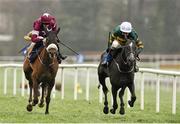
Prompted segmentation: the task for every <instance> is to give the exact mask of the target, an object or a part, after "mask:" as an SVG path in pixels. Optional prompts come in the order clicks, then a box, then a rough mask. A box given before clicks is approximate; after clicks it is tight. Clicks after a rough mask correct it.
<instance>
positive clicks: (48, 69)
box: [23, 28, 60, 114]
mask: <svg viewBox="0 0 180 124" xmlns="http://www.w3.org/2000/svg"><path fill="white" fill-rule="evenodd" d="M59 30H60V28H58V30H57V31H52V30H47V29H46V28H45V33H46V35H47V37H46V39H45V40H43V46H44V47H42V48H41V50H40V52H39V53H38V57H37V58H36V60H35V61H34V62H33V63H32V64H30V62H29V59H28V57H26V58H25V60H24V64H23V70H24V73H25V77H26V79H27V80H28V81H29V89H30V95H29V104H28V105H27V111H29V112H30V111H32V109H33V106H35V105H36V104H38V102H39V100H38V96H39V88H40V87H42V94H41V95H42V96H41V100H40V103H39V107H43V106H44V96H45V95H46V110H45V114H49V103H50V99H51V98H50V95H51V91H52V88H53V86H54V84H55V77H56V74H57V70H58V61H57V51H58V46H57V45H58V44H57V43H58V38H57V34H58V33H59ZM32 90H33V99H32ZM45 93H46V94H45Z"/></svg>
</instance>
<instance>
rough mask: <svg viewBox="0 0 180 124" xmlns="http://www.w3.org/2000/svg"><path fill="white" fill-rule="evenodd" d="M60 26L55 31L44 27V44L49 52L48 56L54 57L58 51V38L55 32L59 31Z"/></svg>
mask: <svg viewBox="0 0 180 124" xmlns="http://www.w3.org/2000/svg"><path fill="white" fill-rule="evenodd" d="M59 31H60V28H58V30H57V31H52V30H48V29H47V28H45V32H46V39H45V41H44V46H45V47H46V50H47V52H48V53H49V56H50V58H52V57H54V56H55V55H56V53H57V51H58V42H59V39H58V37H57V34H58V33H59Z"/></svg>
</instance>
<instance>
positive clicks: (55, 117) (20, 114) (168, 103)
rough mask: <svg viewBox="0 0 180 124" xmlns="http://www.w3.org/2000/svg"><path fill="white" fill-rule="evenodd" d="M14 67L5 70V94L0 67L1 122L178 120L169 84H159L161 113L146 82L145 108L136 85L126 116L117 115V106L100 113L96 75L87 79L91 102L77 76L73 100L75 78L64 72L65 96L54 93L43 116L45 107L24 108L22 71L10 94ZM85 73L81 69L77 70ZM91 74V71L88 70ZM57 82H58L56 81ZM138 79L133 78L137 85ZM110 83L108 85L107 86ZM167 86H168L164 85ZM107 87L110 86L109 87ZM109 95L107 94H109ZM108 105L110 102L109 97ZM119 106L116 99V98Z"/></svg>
mask: <svg viewBox="0 0 180 124" xmlns="http://www.w3.org/2000/svg"><path fill="white" fill-rule="evenodd" d="M12 72H13V70H9V71H8V74H9V76H8V88H7V95H4V94H3V81H4V78H3V73H2V70H0V74H1V75H0V77H1V80H0V82H1V83H0V123H4V122H6V123H14V122H16V123H38V122H39V123H41V122H42V123H66V122H69V123H86V122H87V123H131V122H134V123H180V91H179V90H178V89H177V104H176V115H173V114H172V86H171V85H170V86H168V90H167V89H165V88H164V87H161V91H160V112H159V113H156V112H155V110H156V102H155V100H156V97H155V94H156V93H155V88H154V87H148V86H147V85H145V96H144V97H145V100H144V101H145V104H144V110H140V90H139V88H138V87H137V88H136V95H137V101H136V102H135V106H134V107H133V108H127V104H126V95H125V96H124V101H125V112H126V113H125V115H123V116H122V115H120V114H119V108H118V109H117V111H116V114H115V115H112V114H110V113H109V114H107V115H105V114H104V113H103V111H102V110H103V107H104V105H103V104H100V103H99V90H98V89H97V84H98V82H97V77H91V79H90V101H86V100H85V86H86V85H85V82H86V80H85V78H84V76H79V80H78V82H79V83H80V84H81V88H82V91H83V93H82V94H78V100H76V101H75V100H73V90H74V89H73V86H74V77H73V76H71V75H68V74H69V72H68V71H67V72H66V74H65V76H66V77H65V99H64V100H61V93H60V92H59V91H57V92H56V98H55V99H53V98H52V99H51V103H50V108H49V112H50V114H49V115H45V114H44V113H45V107H44V108H39V107H38V106H36V107H34V108H33V111H32V112H27V111H26V106H27V104H28V96H27V91H26V90H25V96H24V97H22V96H21V89H20V88H19V87H20V83H21V70H19V72H18V73H17V75H18V77H19V78H18V79H17V86H16V87H17V94H16V96H13V94H12V93H13V92H12V91H13V90H12V86H13V85H12V84H13V78H12V74H11V73H12ZM79 73H82V74H83V73H84V72H79ZM91 74H92V72H91ZM57 82H59V81H57ZM139 84H140V81H136V85H139ZM108 86H110V85H108ZM166 88H167V87H166ZM109 89H110V88H109ZM108 96H110V93H109V95H108ZM108 101H109V108H111V105H110V104H111V102H110V97H109V100H108ZM118 105H119V99H118Z"/></svg>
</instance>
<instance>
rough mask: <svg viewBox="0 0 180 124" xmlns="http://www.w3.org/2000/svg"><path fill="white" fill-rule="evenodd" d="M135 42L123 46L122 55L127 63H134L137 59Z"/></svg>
mask: <svg viewBox="0 0 180 124" xmlns="http://www.w3.org/2000/svg"><path fill="white" fill-rule="evenodd" d="M135 50H136V47H135V43H134V42H132V41H129V42H127V44H126V45H125V46H123V48H122V56H123V58H124V60H125V62H126V63H128V64H132V63H133V62H134V61H135V59H136V58H135Z"/></svg>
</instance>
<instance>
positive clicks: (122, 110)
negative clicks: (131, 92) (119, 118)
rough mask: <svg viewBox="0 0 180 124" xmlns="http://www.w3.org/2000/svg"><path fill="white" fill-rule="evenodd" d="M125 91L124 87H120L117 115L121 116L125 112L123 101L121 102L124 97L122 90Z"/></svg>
mask: <svg viewBox="0 0 180 124" xmlns="http://www.w3.org/2000/svg"><path fill="white" fill-rule="evenodd" d="M125 89H126V87H125V86H124V87H122V88H121V90H120V91H119V98H120V106H121V107H120V111H119V113H120V114H121V115H123V114H125V110H124V100H123V96H124V90H125Z"/></svg>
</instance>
